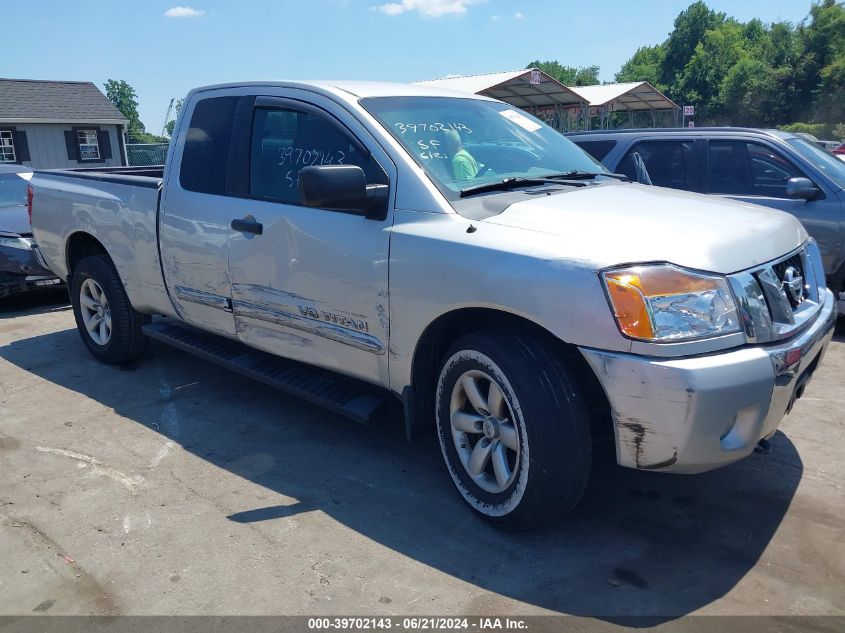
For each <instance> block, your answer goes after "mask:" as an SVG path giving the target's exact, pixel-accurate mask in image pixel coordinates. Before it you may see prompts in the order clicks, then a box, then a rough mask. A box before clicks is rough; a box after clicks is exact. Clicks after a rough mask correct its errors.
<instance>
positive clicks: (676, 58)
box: [659, 0, 725, 92]
mask: <svg viewBox="0 0 845 633" xmlns="http://www.w3.org/2000/svg"><path fill="white" fill-rule="evenodd" d="M724 21H725V14H724V13H717V12H716V11H713V10H711V9H710V8H709V7H708V6H707V4H705V3H704V2H702V1H701V0H699V1H698V2H695V3H693V4H691V5H690V6H689V7H687V9H686V10H685V11H681V13H680V14H679V15H678V17H677V18H675V28H674V29H673V30H672V32H671V33H670V34H669V37H668V39H667V40H666V41H665V42H664V43H663V48H664V55H663V63H662V64H661V65H660V76H659V79H660V83H661V84H663V85H664V86H670V87H671V86H674V84H675V81H676V76H677V75H678V73H679V72H681V71H682V70H683V69H684V67H685V66H686V64H687V62H688V61H689V60H690V58H692V56H693V54H694V53H695V49H696V47H697V46H698V45H699V44H700V43H701V41H702V39H704V34H705V33H706V32H707V31H710V30H712V29H714V28H716V27H717V26H719V25H720V24H722V23H723V22H724ZM670 92H671V89H670Z"/></svg>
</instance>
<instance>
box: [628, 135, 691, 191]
mask: <svg viewBox="0 0 845 633" xmlns="http://www.w3.org/2000/svg"><path fill="white" fill-rule="evenodd" d="M694 143H695V141H692V140H688V141H682V140H679V141H642V142H640V143H637V144H636V145H634V147H633V148H631V149H630V150H629V151H628V153H627V154H626V155H625V158H623V159H622V162H620V163H619V167H617V169H616V171H618V172H619V173H620V174H625V175H626V176H628V178H630V179H631V180H633V181H636V180H637V169H636V167H635V166H634V160H633V158H632V157H633V155H634V153H635V152H636V153H638V154H639V155H640V156H641V157H642V159H643V162H644V163H645V167H646V170H647V171H648V175H649V177H650V178H651V184H653V185H656V186H658V187H669V188H670V189H683V190H685V191H693V190H694V189H695V165H694V162H693V161H694V153H693V145H694Z"/></svg>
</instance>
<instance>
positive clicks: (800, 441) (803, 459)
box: [0, 295, 845, 621]
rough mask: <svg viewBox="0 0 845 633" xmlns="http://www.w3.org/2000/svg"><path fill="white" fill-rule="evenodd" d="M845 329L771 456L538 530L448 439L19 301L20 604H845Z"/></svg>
mask: <svg viewBox="0 0 845 633" xmlns="http://www.w3.org/2000/svg"><path fill="white" fill-rule="evenodd" d="M843 375H845V323H843V322H842V321H840V327H839V330H838V333H837V336H836V339H835V341H834V343H833V345H832V347H831V348H830V350H829V352H828V355H827V356H826V358H825V360H824V362H823V363H822V366H821V367H820V369H819V371H818V372H817V374H816V376H815V379H814V380H813V382H812V383H811V385H810V386H809V388H808V389H807V392H806V395H805V397H804V398H803V399H802V400H800V401H799V402H798V404H797V405H796V407H795V409H794V411H793V412H792V414H791V415H790V416H789V417H788V418H787V419H786V420H785V421H784V423H783V424H782V426H781V432H779V433H778V434H777V435H776V437H775V439H774V440H773V451H772V453H771V455H769V456H759V455H753V456H751V457H750V458H748V459H747V460H745V461H743V462H741V463H739V464H736V465H734V466H732V467H729V468H726V469H723V470H720V471H716V472H712V473H707V474H704V475H698V476H672V475H660V474H655V473H641V472H633V471H628V470H624V469H621V468H618V467H616V466H615V464H607V463H601V464H598V465H597V467H596V471H597V472H596V474H595V476H594V481H593V483H592V484H591V486H590V488H589V490H588V492H587V496H586V498H585V499H584V501H583V503H582V504H581V506H579V508H578V510H577V512H576V513H575V514H574V515H572V516H570V517H568V518H566V519H561V520H559V521H558V522H556V523H555V524H553V525H550V526H548V527H547V528H544V529H543V530H542V531H540V532H535V533H530V534H518V535H514V534H507V533H499V532H496V531H495V530H493V529H491V528H489V527H487V526H486V525H485V524H484V523H482V522H480V521H479V520H476V519H475V518H474V517H473V516H472V515H471V514H470V512H469V511H468V510H467V509H465V508H464V507H463V502H462V501H461V500H460V499H459V498H458V495H457V493H456V492H455V491H454V490H453V488H452V484H451V482H450V480H449V478H448V476H447V475H446V472H445V469H444V468H443V467H442V466H441V463H440V455H439V452H438V449H437V447H436V444H435V440H434V438H433V436H432V437H430V438H426V439H424V440H422V441H419V442H417V443H415V444H408V443H407V442H406V441H405V440H404V435H403V428H402V424H401V420H400V419H399V418H398V417H394V418H392V419H386V420H385V421H383V422H379V423H377V424H375V425H372V426H367V427H364V426H358V425H356V424H355V423H352V422H348V421H346V420H344V419H341V418H338V417H335V416H333V415H332V414H329V413H326V412H325V411H322V410H320V409H318V408H315V407H313V406H310V405H308V404H306V403H303V402H301V401H298V400H295V399H292V398H289V397H286V396H285V395H282V394H279V393H276V392H273V391H269V390H267V389H266V388H265V387H263V386H262V385H260V384H257V383H253V382H250V381H249V380H247V379H244V378H241V377H239V376H237V375H235V374H232V373H229V372H226V371H223V370H220V369H219V368H216V367H214V366H212V365H210V364H208V363H205V362H203V361H200V360H197V359H194V358H192V357H190V356H188V355H186V354H184V353H181V352H177V351H173V350H170V349H167V348H164V347H159V346H156V347H153V349H152V351H151V353H150V354H149V355H148V357H147V358H145V359H144V360H142V361H141V362H139V363H137V364H136V365H133V366H130V367H125V368H121V369H117V368H112V367H107V366H104V365H101V364H98V363H97V362H96V361H94V359H93V358H91V356H90V355H89V354H88V353H87V352H86V351H85V349H84V348H83V346H82V344H81V342H80V340H79V337H78V335H77V333H76V330H75V328H74V323H73V316H72V314H71V312H70V310H69V309H68V308H67V306H66V304H65V303H63V297H62V296H61V295H52V296H47V297H35V298H26V299H18V300H15V301H6V302H5V303H2V304H0V414H2V415H0V469H2V486H0V559H2V560H3V561H4V564H3V565H2V566H0V614H5V615H10V614H12V615H13V614H27V613H33V612H34V613H49V614H212V615H222V614H309V615H310V614H402V615H404V614H428V615H432V614H467V615H471V614H483V615H489V614H501V615H505V614H525V615H527V614H540V613H564V614H580V615H598V616H601V617H603V618H605V619H607V620H610V621H613V620H614V616H620V615H655V616H660V617H659V618H658V620H659V619H661V618H664V619H665V618H668V619H671V618H672V617H675V616H679V615H684V614H688V613H706V614H749V613H750V614H766V615H771V614H799V615H805V614H809V615H823V614H826V615H840V616H841V615H845V541H843V525H845V495H843V484H842V482H843V476H845V460H843V445H845V439H843V438H845V380H843Z"/></svg>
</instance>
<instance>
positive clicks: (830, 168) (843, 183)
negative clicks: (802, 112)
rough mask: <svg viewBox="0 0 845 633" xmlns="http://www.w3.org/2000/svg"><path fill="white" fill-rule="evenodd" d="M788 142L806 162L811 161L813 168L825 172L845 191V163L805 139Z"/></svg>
mask: <svg viewBox="0 0 845 633" xmlns="http://www.w3.org/2000/svg"><path fill="white" fill-rule="evenodd" d="M786 142H787V143H788V144H789V145H790V146H791V147H792V148H793V149H794V150H795V151H797V152H798V153H799V154H801V155H802V156H803V157H804V159H805V160H808V161H810V163H811V164H812V165H813V167H815V168H816V169H819V170H821V171H823V172H824V173H825V174H826V175H827V177H828V178H830V179H831V180H833V182H835V183H836V184H837V185H838V186H839V187H841V188H843V189H845V161H842V160H839V159H838V158H837V157H836V156H834V155H833V154H830V153H829V152H826V151H824V150H823V149H821V148H820V147H819V146H818V145H816V144H814V143H810V142H809V141H807V140H805V139H803V138H791V139H788V140H787V141H786Z"/></svg>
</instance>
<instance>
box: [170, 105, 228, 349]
mask: <svg viewBox="0 0 845 633" xmlns="http://www.w3.org/2000/svg"><path fill="white" fill-rule="evenodd" d="M239 92H240V93H243V92H244V91H243V90H241V91H238V90H237V89H236V90H232V89H224V90H207V91H202V92H198V93H195V94H194V95H193V96H192V97H191V98H189V99H188V101H187V103H186V104H185V108H186V110H185V111H184V112H183V113H182V117H183V121H184V122H183V123H182V124H181V125H180V129H179V132H178V135H177V137H176V139H174V141H173V142H174V143H175V145H174V147H173V148H172V151H171V152H170V155H169V156H168V159H169V168H168V170H167V175H166V179H165V183H164V190H163V192H162V199H161V211H160V217H159V245H160V249H161V263H162V271H163V274H164V280H165V283H166V285H167V288H168V292H169V294H170V298H171V300H172V301H173V304H174V307H175V308H176V311H177V313H178V314H179V316H180V317H181V318H182V319H183V320H185V321H187V322H188V323H191V324H194V325H197V326H200V327H203V328H205V329H208V330H211V331H213V332H217V333H219V334H226V335H229V336H234V334H235V318H234V315H233V313H232V300H231V281H230V279H229V231H230V229H229V224H230V223H231V220H232V218H233V217H236V216H237V214H238V213H239V211H240V204H239V203H240V201H239V200H237V199H235V198H231V197H228V196H227V195H226V183H227V171H228V163H229V154H230V151H229V150H230V145H231V138H232V130H233V126H234V120H235V112H236V110H237V106H238V102H239V99H240V96H241V94H239Z"/></svg>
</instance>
